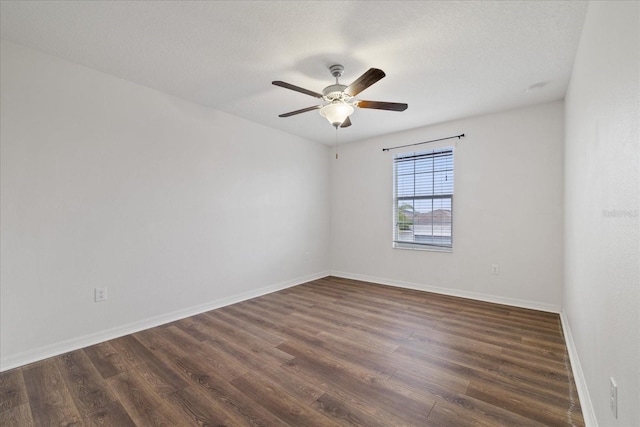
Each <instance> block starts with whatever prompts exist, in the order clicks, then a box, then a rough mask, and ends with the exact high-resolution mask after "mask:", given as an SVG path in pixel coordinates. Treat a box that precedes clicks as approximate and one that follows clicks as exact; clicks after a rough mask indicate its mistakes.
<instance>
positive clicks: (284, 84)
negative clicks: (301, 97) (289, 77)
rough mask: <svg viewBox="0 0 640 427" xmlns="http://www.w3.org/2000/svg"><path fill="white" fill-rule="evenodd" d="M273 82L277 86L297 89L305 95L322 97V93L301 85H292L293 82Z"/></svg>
mask: <svg viewBox="0 0 640 427" xmlns="http://www.w3.org/2000/svg"><path fill="white" fill-rule="evenodd" d="M271 83H272V84H274V85H276V86H280V87H283V88H285V89H291V90H295V91H296V92H300V93H304V94H305V95H309V96H313V97H314V98H322V94H320V93H318V92H314V91H311V90H308V89H305V88H302V87H300V86H296V85H292V84H291V83H287V82H281V81H280V80H276V81H274V82H271Z"/></svg>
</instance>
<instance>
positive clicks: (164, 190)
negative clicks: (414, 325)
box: [0, 42, 331, 370]
mask: <svg viewBox="0 0 640 427" xmlns="http://www.w3.org/2000/svg"><path fill="white" fill-rule="evenodd" d="M0 63H1V66H2V68H1V117H0V119H1V122H2V127H1V135H0V141H1V155H2V176H1V185H2V187H1V190H2V193H1V194H2V199H1V206H2V210H1V221H2V222H1V226H2V229H1V232H2V246H1V263H2V273H1V274H2V275H1V287H0V296H1V303H0V304H1V305H0V315H1V317H0V323H1V325H0V328H1V329H0V339H1V341H0V350H1V353H0V368H1V369H2V370H5V369H8V368H10V367H12V366H16V365H20V364H23V363H26V362H28V361H31V360H35V359H39V358H42V357H45V356H50V355H52V354H55V353H58V352H60V351H66V350H69V349H70V348H74V347H78V346H82V345H87V344H88V343H91V342H96V341H100V340H104V339H106V338H109V337H112V336H115V335H121V334H124V333H127V332H130V331H131V330H132V329H140V328H144V327H148V326H150V325H153V324H157V323H161V322H164V321H167V320H171V319H172V318H176V317H181V316H186V315H188V314H190V313H192V312H194V311H198V310H199V311H202V310H205V309H206V308H211V307H214V306H216V305H219V304H222V303H224V302H229V301H233V300H236V299H238V298H242V297H247V296H250V295H255V294H257V293H260V292H264V291H268V290H273V289H276V288H278V287H283V286H287V285H292V284H295V283H299V282H302V281H306V280H307V279H310V278H315V277H317V276H323V275H326V272H327V270H328V264H329V261H328V249H329V226H330V212H329V201H330V200H329V190H330V181H329V178H328V176H329V175H328V170H329V163H328V161H329V160H330V156H331V154H330V152H329V150H328V148H327V147H325V146H323V145H319V144H316V143H311V142H309V141H306V140H303V139H300V138H298V137H294V136H291V135H288V134H285V133H283V132H279V131H275V130H272V129H269V128H266V127H264V126H261V125H257V124H255V123H251V122H248V121H246V120H243V119H240V118H238V117H234V116H230V115H228V114H224V113H222V112H219V111H215V110H211V109H207V108H204V107H201V106H198V105H195V104H192V103H189V102H185V101H182V100H179V99H176V98H173V97H171V96H168V95H165V94H162V93H159V92H156V91H154V90H151V89H147V88H144V87H141V86H138V85H135V84H132V83H129V82H126V81H123V80H120V79H117V78H115V77H111V76H108V75H105V74H102V73H99V72H96V71H94V70H91V69H88V68H85V67H81V66H78V65H75V64H72V63H69V62H66V61H63V60H60V59H56V58H54V57H51V56H47V55H43V54H40V53H38V52H35V51H33V50H29V49H26V48H23V47H20V46H18V45H15V44H11V43H5V42H3V43H2V45H1V60H0ZM95 287H107V288H108V296H109V299H108V301H106V302H101V303H94V302H93V291H94V288H95Z"/></svg>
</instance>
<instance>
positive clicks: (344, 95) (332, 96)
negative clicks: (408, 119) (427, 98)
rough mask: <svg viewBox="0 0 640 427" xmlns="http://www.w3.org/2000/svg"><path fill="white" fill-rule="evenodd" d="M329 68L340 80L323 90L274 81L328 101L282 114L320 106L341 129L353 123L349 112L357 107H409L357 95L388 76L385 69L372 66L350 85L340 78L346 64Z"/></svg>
mask: <svg viewBox="0 0 640 427" xmlns="http://www.w3.org/2000/svg"><path fill="white" fill-rule="evenodd" d="M329 71H331V75H332V76H333V77H335V78H336V83H335V84H333V85H329V86H327V87H325V88H324V90H323V91H322V93H318V92H313V91H311V90H307V89H304V88H301V87H299V86H295V85H292V84H290V83H286V82H282V81H279V80H277V81H274V82H271V83H273V84H274V85H276V86H280V87H283V88H285V89H291V90H295V91H296V92H300V93H304V94H305V95H310V96H313V97H314V98H320V99H322V100H323V101H325V102H326V104H324V105H314V106H313V107H307V108H303V109H301V110H296V111H291V112H289V113H284V114H280V115H279V116H278V117H290V116H294V115H296V114H300V113H306V112H307V111H313V110H320V115H321V116H322V117H324V118H326V119H327V120H328V121H329V123H331V125H332V126H334V127H335V128H336V129H337V128H338V127H342V128H346V127H349V126H351V120H350V119H349V116H350V115H351V114H352V113H353V112H354V107H358V108H373V109H376V110H389V111H404V110H406V109H407V107H408V105H407V104H401V103H398V102H380V101H363V100H359V99H356V98H355V96H356V95H358V94H359V93H360V92H362V91H363V90H365V89H366V88H368V87H369V86H371V85H373V84H374V83H376V82H377V81H378V80H380V79H382V78H383V77H384V76H385V74H384V71H382V70H379V69H377V68H370V69H369V70H368V71H367V72H365V73H364V74H363V75H361V76H360V77H358V78H357V79H356V80H355V81H354V82H353V83H351V84H350V85H349V86H345V85H341V84H340V83H339V82H338V78H339V77H341V76H342V73H343V72H344V67H343V66H342V65H340V64H335V65H332V66H331V67H329Z"/></svg>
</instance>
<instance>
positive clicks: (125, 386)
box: [106, 369, 181, 426]
mask: <svg viewBox="0 0 640 427" xmlns="http://www.w3.org/2000/svg"><path fill="white" fill-rule="evenodd" d="M106 381H107V383H108V384H109V386H110V387H111V390H112V391H113V393H114V394H115V395H116V396H117V397H118V401H119V402H120V403H121V404H122V406H123V407H124V408H125V409H126V411H127V413H128V415H129V416H130V417H131V419H132V420H133V421H134V423H135V424H136V425H139V426H145V425H151V426H161V425H166V426H174V425H179V424H180V420H181V418H180V416H179V415H178V414H176V412H175V411H174V410H173V408H170V407H168V406H167V405H166V404H165V403H164V401H163V399H162V398H161V397H160V396H158V395H157V394H156V393H155V392H154V391H153V388H152V387H151V386H149V385H148V384H147V382H146V381H145V380H144V379H143V378H142V376H141V375H140V374H139V373H138V372H137V371H136V370H135V369H131V370H128V371H125V372H122V373H120V374H118V375H115V376H113V377H110V378H109V379H107V380H106Z"/></svg>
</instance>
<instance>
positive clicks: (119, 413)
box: [82, 400, 136, 427]
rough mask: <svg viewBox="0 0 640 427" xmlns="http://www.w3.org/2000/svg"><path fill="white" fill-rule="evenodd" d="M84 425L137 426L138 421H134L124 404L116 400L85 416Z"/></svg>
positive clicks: (96, 426)
mask: <svg viewBox="0 0 640 427" xmlns="http://www.w3.org/2000/svg"><path fill="white" fill-rule="evenodd" d="M82 425H84V426H90V427H98V426H117V427H135V426H136V423H134V422H133V420H132V419H131V417H130V416H129V414H128V413H127V411H126V409H124V407H123V406H122V404H121V403H120V402H119V401H117V400H116V401H114V402H111V403H109V404H108V405H106V406H103V407H102V408H100V409H98V410H97V411H95V412H93V413H91V414H89V415H87V416H85V417H84V418H83V419H82Z"/></svg>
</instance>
